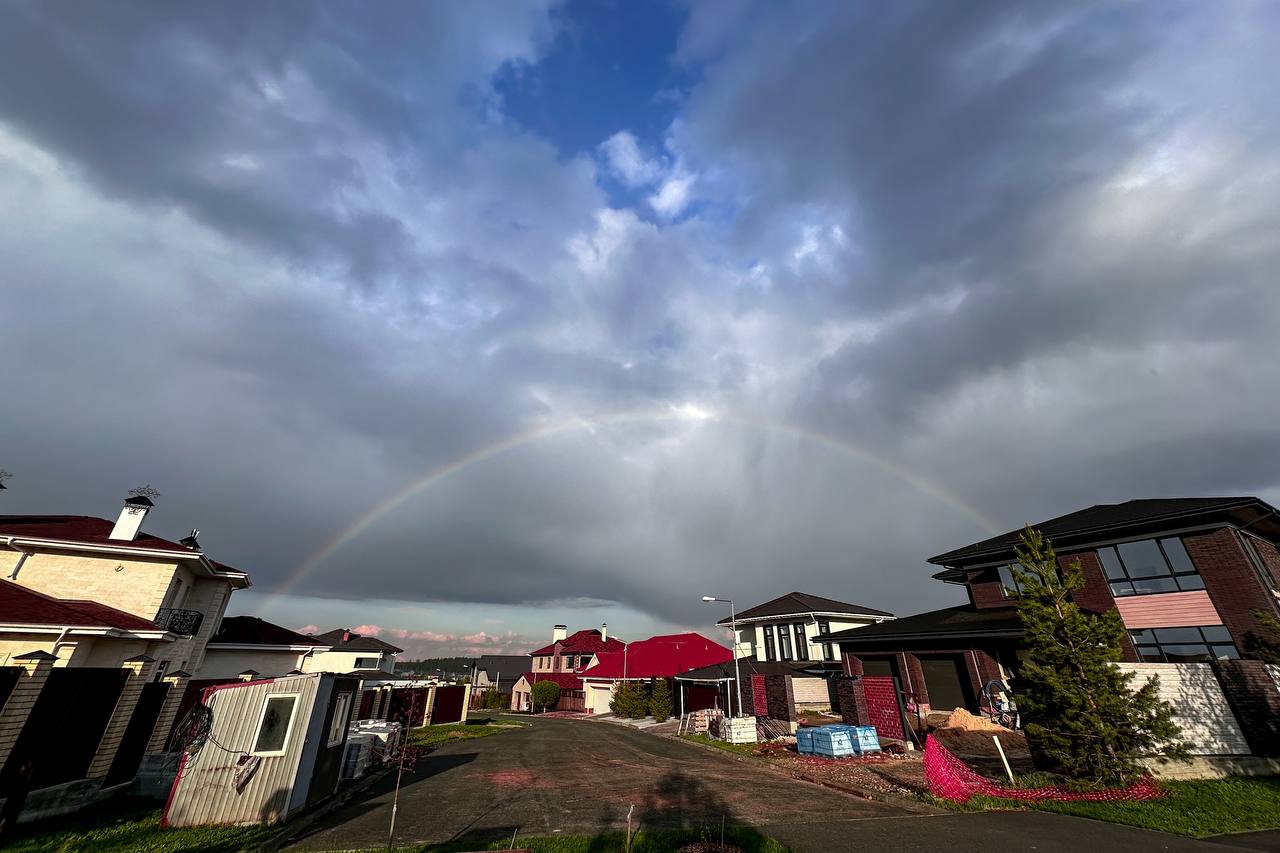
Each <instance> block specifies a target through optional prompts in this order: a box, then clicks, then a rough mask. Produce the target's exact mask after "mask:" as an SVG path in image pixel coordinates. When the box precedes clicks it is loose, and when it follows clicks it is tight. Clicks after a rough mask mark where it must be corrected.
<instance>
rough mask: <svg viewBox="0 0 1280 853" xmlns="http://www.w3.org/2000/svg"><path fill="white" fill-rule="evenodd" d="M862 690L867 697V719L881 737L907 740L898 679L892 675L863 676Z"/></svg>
mask: <svg viewBox="0 0 1280 853" xmlns="http://www.w3.org/2000/svg"><path fill="white" fill-rule="evenodd" d="M862 690H863V692H864V694H865V695H866V697H867V718H868V721H869V722H870V723H871V725H873V726H875V727H876V732H877V733H878V734H879V735H880V736H881V737H891V738H897V739H898V740H905V739H906V736H907V733H906V732H905V731H904V730H903V728H902V706H901V705H900V704H899V698H898V679H896V678H894V677H893V676H892V675H864V676H862Z"/></svg>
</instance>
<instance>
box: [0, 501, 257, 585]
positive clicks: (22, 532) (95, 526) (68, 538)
mask: <svg viewBox="0 0 1280 853" xmlns="http://www.w3.org/2000/svg"><path fill="white" fill-rule="evenodd" d="M115 526H116V525H115V522H114V521H108V520H107V519H105V518H95V517H94V516H91V515H0V536H29V537H31V538H33V539H55V540H58V541H60V542H69V543H75V544H81V545H115V546H117V547H120V548H148V549H151V550H153V551H178V552H182V553H186V554H196V553H199V552H198V551H196V550H195V549H194V548H188V547H187V546H186V545H183V544H181V543H179V542H170V541H169V540H168V539H161V538H160V537H159V536H152V535H151V534H149V533H144V532H142V531H138V535H137V536H135V537H134V538H133V539H131V540H125V539H112V538H111V531H112V530H113V529H115ZM206 559H207V558H206ZM209 562H210V563H211V564H212V565H213V566H214V567H215V568H217V569H218V570H219V571H225V572H238V573H240V574H244V573H243V572H241V571H240V569H237V568H233V567H232V566H227V565H223V564H222V563H219V562H217V561H215V560H209Z"/></svg>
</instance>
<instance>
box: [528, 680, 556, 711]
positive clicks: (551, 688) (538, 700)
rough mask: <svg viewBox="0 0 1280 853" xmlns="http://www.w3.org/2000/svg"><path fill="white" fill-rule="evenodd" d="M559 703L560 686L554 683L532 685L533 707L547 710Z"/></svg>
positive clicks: (543, 682)
mask: <svg viewBox="0 0 1280 853" xmlns="http://www.w3.org/2000/svg"><path fill="white" fill-rule="evenodd" d="M559 701H560V685H559V684H556V683H555V682H554V681H539V682H537V683H536V684H534V685H533V705H534V707H535V708H541V709H542V710H544V711H545V710H547V709H548V708H554V707H555V706H556V704H557V703H558V702H559Z"/></svg>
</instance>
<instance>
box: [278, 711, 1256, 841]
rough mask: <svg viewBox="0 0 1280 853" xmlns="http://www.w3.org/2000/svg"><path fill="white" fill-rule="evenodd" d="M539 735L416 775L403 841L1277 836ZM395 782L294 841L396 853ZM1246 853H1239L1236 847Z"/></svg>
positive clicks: (409, 787) (603, 732)
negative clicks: (900, 796) (876, 788)
mask: <svg viewBox="0 0 1280 853" xmlns="http://www.w3.org/2000/svg"><path fill="white" fill-rule="evenodd" d="M532 722H533V724H532V725H531V726H530V727H529V728H527V729H519V730H516V731H511V732H505V733H503V734H499V735H494V736H492V737H486V738H481V739H478V740H471V741H461V742H457V743H451V744H446V745H444V746H442V747H441V748H440V749H439V750H437V751H436V752H434V753H432V754H431V755H429V756H428V757H426V758H425V759H423V760H422V761H421V762H419V764H418V768H417V770H416V772H414V773H413V774H412V775H410V774H408V773H406V775H405V780H404V784H403V786H402V787H401V790H400V808H399V812H398V815H397V818H396V837H395V841H396V843H397V844H413V843H422V842H440V841H449V840H465V841H466V842H467V846H468V847H469V848H471V849H483V848H484V847H485V846H487V845H488V844H489V843H490V842H492V841H496V840H498V839H503V840H507V839H510V838H511V837H512V834H513V833H516V834H518V835H520V836H530V835H536V836H546V835H557V834H561V833H563V834H565V835H579V834H584V835H593V834H595V833H598V832H601V831H604V830H611V829H622V828H625V827H626V825H627V811H628V809H630V808H631V807H633V806H634V816H633V817H634V820H635V821H636V822H637V823H638V824H640V825H641V826H642V827H646V828H650V829H652V828H659V827H677V826H683V827H695V828H696V827H703V826H705V827H709V828H714V827H718V826H719V825H720V820H721V818H722V817H723V818H724V820H725V822H726V823H727V824H730V825H732V824H739V825H741V824H747V825H751V826H756V827H758V828H759V829H760V830H761V831H762V832H764V833H765V834H767V835H771V836H773V837H775V838H777V839H778V840H779V841H781V842H783V843H784V844H786V845H788V846H789V847H791V848H792V849H793V850H795V851H797V853H828V851H839V850H875V851H930V853H934V851H938V850H961V849H964V850H1000V851H1021V850H1025V851H1032V850H1034V851H1037V853H1068V851H1070V853H1079V851H1081V850H1087V851H1089V853H1128V851H1132V850H1144V851H1145V850H1165V851H1170V853H1232V851H1233V850H1234V851H1235V853H1240V850H1241V848H1242V847H1243V848H1248V849H1253V850H1275V849H1277V847H1276V846H1275V843H1276V834H1275V833H1255V834H1251V835H1240V836H1230V837H1223V838H1220V839H1218V841H1217V842H1214V841H1195V840H1193V839H1189V838H1183V837H1181V836H1175V835H1166V834H1163V833H1159V832H1148V831H1145V830H1141V829H1134V828H1131V827H1126V826H1119V825H1116V824H1108V823H1100V822H1097V821H1091V820H1084V819H1082V818H1075V817H1067V816H1065V815H1054V814H1046V813H1043V812H992V813H980V814H956V813H953V812H938V811H937V810H935V809H930V808H928V807H926V806H923V805H916V804H913V803H903V804H902V805H897V804H892V805H891V804H887V803H880V802H873V801H870V800H864V799H861V798H858V797H853V796H849V795H845V794H841V793H838V792H835V791H831V790H828V789H826V788H821V787H818V786H816V785H811V784H809V783H805V782H799V781H795V780H792V779H788V778H786V777H784V776H781V775H779V774H777V773H775V772H773V771H770V770H768V769H765V768H763V767H761V766H760V765H759V764H757V763H755V762H751V761H743V760H740V759H736V758H734V757H732V756H730V755H728V754H724V753H720V752H717V751H715V750H710V749H704V748H700V747H697V746H693V745H691V744H687V743H684V742H681V741H676V740H673V739H671V738H667V737H662V736H656V735H652V734H647V733H644V732H640V731H636V730H634V729H631V728H627V727H624V726H619V725H613V724H610V723H603V722H592V721H587V720H564V719H558V720H557V719H550V720H547V719H535V720H533V721H532ZM394 783H395V779H394V776H392V777H390V778H387V779H384V780H382V781H381V782H379V783H378V785H377V786H375V787H374V788H373V789H372V790H371V791H370V792H369V793H368V794H366V795H365V796H364V797H363V798H361V799H359V800H357V801H356V802H354V803H351V804H349V805H348V806H346V807H345V808H344V809H342V810H340V811H338V812H336V813H335V814H333V815H331V816H330V817H329V818H328V819H327V820H325V821H323V822H321V823H320V824H318V825H317V826H315V827H313V828H312V829H310V830H308V831H307V832H306V834H304V835H302V836H301V837H299V838H297V839H295V840H294V842H293V843H292V845H291V849H299V850H349V849H353V848H362V847H363V848H369V847H378V848H384V847H385V846H386V844H387V828H388V825H389V823H390V818H391V797H392V788H393V786H394ZM1227 845H1234V846H1227Z"/></svg>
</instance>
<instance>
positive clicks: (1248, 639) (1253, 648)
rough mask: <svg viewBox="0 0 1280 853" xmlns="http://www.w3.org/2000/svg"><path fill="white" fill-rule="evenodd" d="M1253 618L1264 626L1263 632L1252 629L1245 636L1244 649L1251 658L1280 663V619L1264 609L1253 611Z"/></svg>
mask: <svg viewBox="0 0 1280 853" xmlns="http://www.w3.org/2000/svg"><path fill="white" fill-rule="evenodd" d="M1252 613H1253V618H1254V619H1256V620H1257V621H1258V624H1259V625H1260V626H1262V630H1263V632H1264V633H1263V634H1256V633H1254V632H1252V631H1250V632H1249V633H1248V634H1246V635H1245V638H1244V650H1245V652H1246V653H1247V654H1248V655H1249V657H1251V658H1257V659H1258V660H1260V661H1262V662H1263V663H1273V664H1280V619H1277V618H1276V617H1275V616H1274V615H1272V614H1270V613H1267V612H1265V611H1262V610H1254V611H1252Z"/></svg>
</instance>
